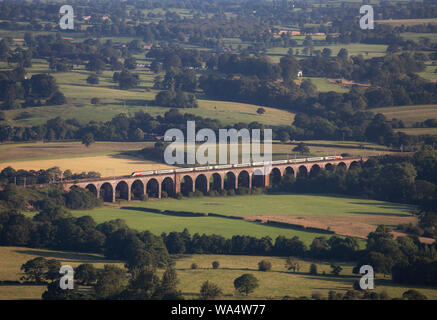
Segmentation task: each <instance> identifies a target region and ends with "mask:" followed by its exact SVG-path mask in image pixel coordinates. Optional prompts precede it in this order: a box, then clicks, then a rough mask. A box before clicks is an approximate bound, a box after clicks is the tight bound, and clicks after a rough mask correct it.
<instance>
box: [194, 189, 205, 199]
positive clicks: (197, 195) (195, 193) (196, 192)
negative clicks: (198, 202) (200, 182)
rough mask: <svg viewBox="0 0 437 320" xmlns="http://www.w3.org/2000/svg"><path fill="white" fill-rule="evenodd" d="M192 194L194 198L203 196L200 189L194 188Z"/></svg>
mask: <svg viewBox="0 0 437 320" xmlns="http://www.w3.org/2000/svg"><path fill="white" fill-rule="evenodd" d="M193 196H194V197H196V198H201V197H203V196H204V194H203V192H202V191H199V190H196V191H194V193H193Z"/></svg>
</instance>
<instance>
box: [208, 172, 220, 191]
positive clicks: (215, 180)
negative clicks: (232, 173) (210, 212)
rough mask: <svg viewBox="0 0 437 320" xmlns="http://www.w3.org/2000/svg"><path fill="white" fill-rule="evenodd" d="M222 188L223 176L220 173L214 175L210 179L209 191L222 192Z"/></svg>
mask: <svg viewBox="0 0 437 320" xmlns="http://www.w3.org/2000/svg"><path fill="white" fill-rule="evenodd" d="M221 188H222V176H221V175H220V174H218V173H213V174H212V175H211V177H210V178H209V189H210V190H220V189H221Z"/></svg>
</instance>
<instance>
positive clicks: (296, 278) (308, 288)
mask: <svg viewBox="0 0 437 320" xmlns="http://www.w3.org/2000/svg"><path fill="white" fill-rule="evenodd" d="M39 256H42V257H45V258H46V259H56V260H58V261H59V262H61V264H69V265H71V266H73V267H76V266H78V265H79V264H81V263H92V264H94V266H95V267H96V268H97V269H102V268H103V266H104V264H116V265H118V266H119V267H123V266H124V263H123V262H122V261H111V260H106V259H104V257H103V256H101V255H98V254H86V253H77V252H65V251H54V250H46V249H32V248H23V247H0V257H1V258H2V259H0V280H12V281H14V280H15V281H16V280H19V279H20V277H21V273H20V266H21V265H22V264H23V263H25V262H26V261H28V260H30V259H33V258H36V257H39ZM173 258H174V259H175V261H176V265H175V268H176V272H177V276H178V280H179V283H178V288H179V289H180V290H181V291H182V293H183V295H184V297H185V299H197V298H198V296H199V291H200V287H201V285H202V283H203V282H204V281H206V280H209V281H211V282H214V283H216V284H218V285H219V286H220V287H221V288H222V289H223V297H222V298H224V299H245V297H243V296H240V295H239V294H238V293H236V292H235V289H234V287H233V281H234V279H235V278H237V277H239V276H240V275H242V274H243V273H251V274H253V275H255V277H256V278H258V280H259V288H258V289H256V290H255V292H253V293H252V294H250V295H249V297H248V298H249V299H263V300H264V299H282V298H283V297H284V296H290V297H302V296H307V297H310V296H311V294H312V293H314V292H320V293H321V294H322V295H323V298H324V299H326V298H327V295H328V292H329V291H331V290H333V291H336V292H338V293H345V292H346V290H349V289H351V288H352V285H353V282H354V281H355V280H356V279H358V277H357V275H354V274H352V268H353V265H352V264H349V263H336V264H338V265H340V266H341V267H342V268H343V270H342V272H341V273H340V275H339V276H333V275H331V274H330V271H331V268H330V263H327V262H323V261H317V262H315V263H316V265H317V270H318V273H319V274H318V275H309V273H308V270H309V265H310V264H311V262H310V261H305V260H299V264H300V270H299V271H298V272H296V273H292V272H290V271H288V270H287V269H286V268H285V258H281V257H262V256H235V255H232V256H229V255H178V256H173ZM261 260H268V261H270V262H271V263H272V269H271V271H269V272H260V271H258V269H257V266H258V262H259V261H261ZM212 261H219V263H220V266H219V268H218V269H212V267H211V263H212ZM192 263H196V264H197V265H198V269H191V264H192ZM162 272H163V270H161V269H160V270H158V274H162ZM323 273H324V274H323ZM412 288H414V289H416V290H419V291H420V292H421V293H423V294H425V295H426V296H427V297H428V299H437V288H431V287H427V288H417V287H406V286H401V285H396V284H393V283H392V282H391V280H390V278H387V277H386V278H384V277H383V276H382V275H379V274H377V275H376V279H375V291H376V292H382V291H385V292H387V294H388V295H389V296H390V297H391V298H399V297H401V296H402V293H403V292H405V291H406V290H408V289H412ZM44 290H45V286H37V285H16V284H13V285H1V286H0V300H10V299H40V298H41V294H42V292H43V291H44Z"/></svg>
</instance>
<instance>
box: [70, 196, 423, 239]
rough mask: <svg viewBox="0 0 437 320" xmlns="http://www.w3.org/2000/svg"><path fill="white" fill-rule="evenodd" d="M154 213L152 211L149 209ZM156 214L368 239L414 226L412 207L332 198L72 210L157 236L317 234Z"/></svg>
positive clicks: (272, 198)
mask: <svg viewBox="0 0 437 320" xmlns="http://www.w3.org/2000/svg"><path fill="white" fill-rule="evenodd" d="M150 209H152V210H150ZM153 209H159V210H162V211H163V210H170V211H175V212H180V211H183V212H194V213H204V214H207V213H215V214H221V215H225V216H240V217H244V219H246V220H249V221H253V220H255V219H260V220H263V221H266V220H270V221H278V222H286V223H292V224H297V225H303V226H306V227H316V228H321V229H325V230H326V229H328V228H329V229H330V230H332V231H334V232H336V233H337V234H340V235H349V236H354V237H359V238H366V237H367V235H368V233H369V232H372V231H373V230H374V229H375V228H376V226H377V225H379V224H384V225H392V226H395V225H398V224H400V223H409V222H412V223H415V222H416V218H415V217H413V216H412V215H411V214H410V211H411V210H412V209H413V207H411V206H406V205H401V204H394V203H389V202H383V201H376V200H367V199H360V198H352V197H345V196H332V195H297V194H294V195H249V196H236V197H204V198H191V199H183V200H174V199H167V200H163V201H147V202H140V201H135V202H131V203H122V204H120V206H117V207H115V206H114V205H111V206H106V207H103V208H99V209H93V210H85V211H74V212H73V215H74V216H83V215H90V216H92V217H93V218H94V219H95V220H96V221H97V222H103V221H108V220H111V219H116V218H122V219H125V220H126V222H127V223H128V224H129V225H130V226H132V227H133V228H140V229H141V230H150V231H151V232H153V233H156V234H160V233H161V232H169V231H175V230H177V231H182V230H183V229H184V228H188V229H189V231H190V232H192V233H196V232H199V233H203V232H204V233H207V234H214V233H216V234H221V235H223V236H225V237H232V236H233V235H238V234H247V235H252V236H258V237H259V236H261V237H262V236H266V235H268V236H270V237H271V238H273V239H274V238H275V237H276V236H278V235H287V236H290V235H293V236H294V235H297V236H299V238H301V240H303V241H304V242H306V243H309V242H311V241H312V239H313V238H314V237H315V236H316V233H313V232H306V231H305V232H302V231H300V230H293V229H283V228H278V227H272V226H266V225H262V224H259V223H255V222H249V221H243V220H232V219H226V218H220V217H209V216H208V217H181V216H170V215H164V214H160V213H155V212H154V211H153Z"/></svg>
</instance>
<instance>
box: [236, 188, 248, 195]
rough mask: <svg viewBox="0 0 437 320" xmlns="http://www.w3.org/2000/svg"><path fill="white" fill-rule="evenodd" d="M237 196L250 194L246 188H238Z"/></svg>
mask: <svg viewBox="0 0 437 320" xmlns="http://www.w3.org/2000/svg"><path fill="white" fill-rule="evenodd" d="M237 194H238V195H240V196H244V195H247V194H250V189H249V188H246V187H241V188H238V189H237Z"/></svg>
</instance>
